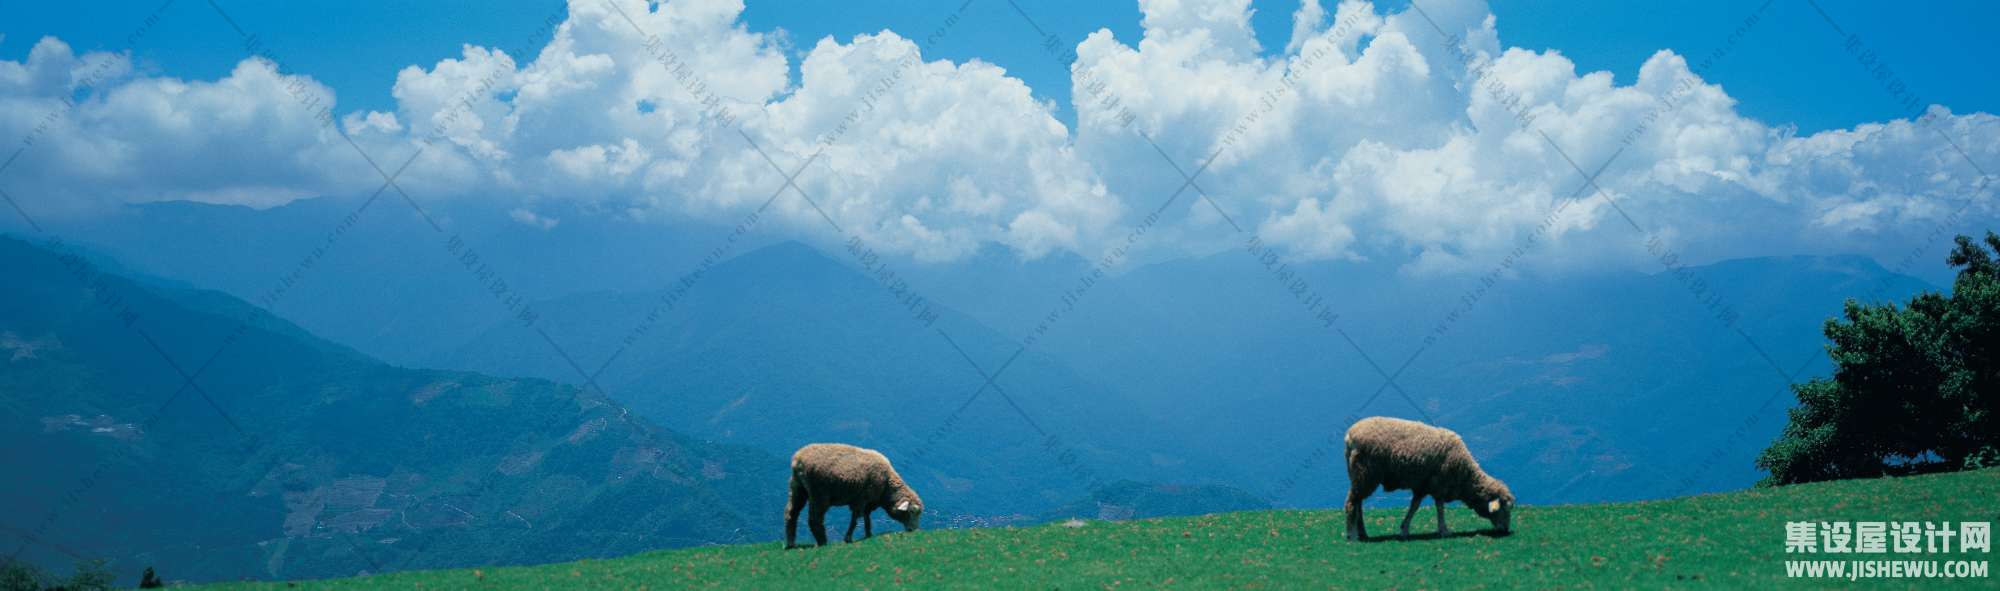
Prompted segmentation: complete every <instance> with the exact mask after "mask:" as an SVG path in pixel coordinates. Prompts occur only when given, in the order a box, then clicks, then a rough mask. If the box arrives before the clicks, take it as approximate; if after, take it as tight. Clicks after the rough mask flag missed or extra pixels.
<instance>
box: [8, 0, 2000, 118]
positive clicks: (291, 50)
mask: <svg viewBox="0 0 2000 591" xmlns="http://www.w3.org/2000/svg"><path fill="white" fill-rule="evenodd" d="M219 2H220V4H221V5H222V6H223V7H224V9H225V10H228V11H229V12H230V13H231V14H232V15H233V16H235V17H236V18H237V19H239V20H241V21H243V22H244V23H245V24H246V26H248V27H250V28H252V29H253V30H255V31H258V32H259V34H260V35H261V36H262V37H264V38H265V39H267V40H268V42H270V43H272V44H273V45H274V46H275V47H277V48H278V49H279V51H280V52H281V53H282V54H283V55H285V57H286V59H287V61H288V62H290V63H288V64H287V66H288V67H290V68H291V69H293V70H297V71H298V73H304V74H308V75H311V76H312V77H313V78H315V79H318V80H320V81H321V82H324V83H326V84H327V85H329V86H332V87H333V88H334V90H336V91H337V92H338V93H339V96H340V104H341V105H342V110H343V111H345V110H350V109H371V110H384V111H386V110H390V109H391V108H392V107H393V98H392V97H391V96H390V86H391V84H392V83H393V82H394V81H395V75H396V72H397V71H398V70H400V69H402V68H403V67H405V66H409V65H422V66H426V67H428V66H429V65H431V64H432V63H434V62H436V61H437V60H439V59H444V58H450V57H456V56H457V55H458V53H459V47H460V45H461V44H466V43H471V44H475V45H486V46H496V47H511V46H514V45H517V44H518V43H517V41H518V39H519V38H520V37H522V36H524V35H527V34H528V33H530V32H532V28H533V27H534V26H535V24H536V21H537V20H538V19H539V18H540V17H541V16H542V15H545V14H548V13H549V12H550V11H551V9H552V8H555V7H557V6H558V5H559V4H560V2H552V1H550V0H491V1H489V2H479V3H466V2H460V3H451V4H455V5H452V6H447V5H445V4H444V3H436V4H433V3H423V2H348V1H337V0H302V1H295V2H244V1H241V0H219ZM1017 3H1018V4H1019V5H1020V6H1021V8H1022V9H1023V10H1025V11H1026V12H1028V13H1029V14H1030V15H1031V16H1033V17H1034V19H1035V20H1036V22H1037V24H1039V25H1041V26H1042V27H1043V28H1044V29H1045V30H1047V31H1050V32H1053V33H1056V34H1059V35H1062V36H1063V37H1064V38H1065V39H1066V40H1068V41H1069V42H1070V43H1075V42H1076V41H1079V40H1081V39H1082V38H1083V37H1084V36H1085V35H1087V34H1089V33H1090V32H1091V31H1095V30H1097V29H1100V28H1106V29H1110V30H1111V31H1112V33H1113V34H1115V35H1116V36H1117V37H1118V38H1119V39H1120V40H1122V41H1125V42H1127V43H1132V42H1136V40H1137V39H1138V37H1139V34H1140V30H1139V19H1140V13H1139V10H1138V8H1137V4H1136V3H1132V2H1111V1H1107V2H1068V1H1062V0H1017ZM110 4H112V5H110V6H104V7H99V8H94V9H91V10H89V11H87V13H86V12H85V11H81V10H79V9H78V8H77V6H76V5H71V4H67V3H50V2H20V3H10V5H9V6H7V7H6V8H4V9H0V14H4V17H5V18H0V33H4V35H5V38H4V40H0V59H10V60H20V59H22V58H23V57H24V56H26V55H27V52H28V49H29V47H31V46H32V45H33V44H34V43H35V41H36V40H37V39H39V38H40V37H42V36H44V35H55V36H57V37H60V38H62V39H63V40H64V41H67V42H69V43H70V44H71V45H72V46H74V47H76V48H77V49H78V50H79V51H82V50H90V49H106V50H115V49H119V48H122V47H124V46H125V43H124V41H123V39H124V37H125V36H126V35H127V34H128V33H130V32H131V31H132V30H133V29H134V28H135V27H138V26H139V25H140V21H142V20H143V19H144V17H145V15H146V14H148V13H150V12H151V11H152V10H153V9H154V8H156V7H158V6H160V5H161V3H160V2H151V1H121V2H114V3H110ZM1407 4H1408V3H1407V2H1400V1H1395V0H1390V1H1388V2H1383V3H1381V4H1380V5H1379V6H1380V8H1382V9H1384V10H1401V9H1402V7H1403V6H1406V5H1407ZM1819 4H1820V6H1822V7H1824V8H1825V9H1826V10H1827V12H1829V13H1830V14H1832V15H1833V16H1834V17H1835V18H1836V19H1839V20H1840V22H1841V24H1842V25H1843V26H1845V27H1847V28H1849V29H1851V30H1853V31H1854V32H1856V33H1859V34H1860V35H1862V36H1863V37H1864V38H1866V39H1868V40H1870V41H1871V42H1872V44H1873V46H1874V47H1875V48H1877V49H1878V50H1879V51H1880V52H1881V53H1882V54H1883V55H1884V56H1886V59H1887V60H1889V61H1890V63H1893V64H1894V65H1895V66H1896V68H1897V71H1898V74H1900V75H1902V76H1903V77H1904V78H1905V79H1906V80H1908V81H1909V83H1910V85H1911V86H1912V87H1913V88H1916V89H1918V90H1917V92H1918V93H1919V94H1920V95H1921V96H1923V97H1924V98H1925V99H1926V100H1927V101H1929V102H1935V103H1939V104H1945V105H1950V106H1952V108H1953V109H1954V110H1956V111H1959V112H1969V111H1984V112H1989V113H1992V112H2000V76H1995V75H1994V74H1993V72H1994V67H1995V64H1994V60H1995V58H1996V57H2000V52H1996V50H2000V37H1996V36H1995V35H1994V34H1993V31H1992V27H1993V26H1994V25H1995V24H1996V23H2000V3H1994V2H1976V1H1952V2H1935V3H1922V5H1920V6H1919V5H1905V6H1898V7H1895V8H1894V9H1884V8H1882V7H1881V6H1880V5H1879V4H1877V3H1868V2H1855V1H1843V0H1822V1H1820V2H1819ZM1252 6H1253V7H1254V8H1255V9H1256V13H1255V15H1254V16H1253V18H1252V21H1251V22H1252V25H1253V26H1254V27H1255V30H1256V33H1257V37H1258V41H1259V42H1260V43H1261V44H1262V45H1263V47H1264V49H1265V50H1266V52H1275V51H1276V50H1279V49H1281V48H1283V47H1284V45H1285V42H1286V40H1287V38H1288V37H1289V36H1290V33H1291V15H1292V12H1293V11H1294V10H1296V9H1297V8H1298V2H1296V1H1264V0H1258V1H1255V2H1253V3H1252ZM949 7H950V4H948V3H942V2H932V3H919V2H907V1H904V2H898V1H892V0H850V1H843V2H790V1H786V2H755V1H753V2H749V3H748V5H747V9H746V10H745V12H744V19H745V20H746V21H747V22H748V23H749V26H750V28H751V29H753V30H767V31H768V30H776V29H784V30H785V31H787V32H789V34H790V37H791V40H792V43H793V44H794V46H795V48H796V49H797V50H798V51H804V50H806V49H810V47H811V45H812V44H813V43H816V42H817V41H818V40H819V39H820V38H822V37H826V36H829V35H831V36H833V37H834V38H835V39H837V40H840V41H846V40H848V39H850V38H851V37H853V36H854V35H856V34H860V33H873V32H877V31H880V30H882V29H891V30H895V31H899V32H903V33H905V36H916V35H918V34H919V33H918V32H920V31H927V30H930V29H932V28H934V27H936V26H937V23H938V20H939V19H940V18H941V15H942V14H943V13H945V12H947V11H948V9H949ZM1754 8H1755V4H1754V3H1749V2H1727V1H1718V0H1690V1H1685V2H1589V3H1576V2H1550V1H1505V0H1503V1H1499V2H1495V3H1494V4H1493V11H1494V13H1495V14H1496V15H1497V16H1498V18H1499V23H1500V29H1501V31H1502V40H1503V42H1505V43H1506V44H1508V45H1516V46H1520V47H1524V48H1531V49H1556V50H1559V51H1561V52H1562V53H1563V54H1564V55H1565V56H1568V57H1569V58H1570V59H1571V60H1574V61H1575V62H1576V63H1577V65H1578V67H1579V69H1584V70H1608V71H1610V72H1612V73H1613V74H1615V75H1616V76H1617V79H1618V81H1619V83H1621V84H1629V83H1631V81H1632V78H1633V77H1634V76H1635V75H1636V73H1637V71H1638V68H1639V65H1640V64H1641V63H1643V62H1644V61H1645V59H1646V58H1647V57H1648V56H1650V55H1652V54H1653V52H1655V51H1657V50H1660V49H1675V50H1677V51H1679V52H1681V53H1683V54H1685V55H1689V56H1696V55H1701V54H1702V52H1704V51H1706V48H1709V47H1712V46H1713V45H1714V44H1716V43H1719V42H1720V40H1721V38H1722V37H1723V36H1724V35H1726V34H1727V32H1728V31H1729V30H1730V29H1731V28H1732V27H1734V26H1735V25H1736V24H1737V23H1738V22H1740V21H1741V20H1742V19H1743V17H1744V15H1746V14H1748V13H1749V12H1750V11H1752V10H1753V9H1754ZM84 14H88V16H81V15H84ZM1769 14H1770V18H1769V19H1768V20H1767V21H1765V22H1764V23H1762V24H1760V25H1759V27H1758V28H1757V29H1756V30H1755V31H1754V32H1753V33H1752V34H1751V35H1750V36H1749V37H1748V38H1747V39H1746V40H1745V41H1744V42H1743V45H1741V49H1740V50H1739V51H1737V52H1735V53H1734V54H1733V55H1731V56H1730V57H1729V58H1728V59H1726V60H1724V61H1722V62H1721V63H1720V64H1719V65H1718V66H1717V67H1716V68H1714V70H1713V71H1712V72H1708V73H1704V74H1705V75H1704V77H1705V78H1707V79H1708V80H1710V81H1712V82H1717V83H1720V84H1721V85H1722V86H1723V87H1724V88H1726V89H1727V90H1728V92H1729V94H1730V95H1731V96H1732V97H1735V98H1736V99H1738V100H1739V101H1741V106H1740V107H1739V108H1740V110H1741V111H1742V112H1743V113H1744V114H1746V115H1749V116H1751V117H1754V118H1757V119H1760V120H1763V121H1765V122H1767V123H1772V124H1786V123H1791V124H1796V125H1798V126H1799V129H1800V130H1801V131H1802V132H1806V133H1810V132H1815V131H1821V130H1825V129H1833V128H1845V127H1852V126H1854V125H1856V124H1859V123H1863V122H1871V121H1882V120H1887V119H1890V118H1893V117H1896V116H1899V115H1902V114H1903V113H1902V112H1900V111H1899V110H1898V109H1897V107H1896V105H1895V104H1893V102H1892V101H1891V100H1890V99H1889V98H1888V97H1887V95H1885V94H1884V93H1882V92H1880V90H1879V89H1878V88H1876V87H1874V86H1871V85H1870V83H1869V80H1868V79H1867V78H1866V73H1865V72H1863V71H1862V69H1861V68H1860V67H1859V66H1858V65H1856V64H1855V63H1854V61H1853V60H1852V59H1846V58H1844V56H1843V55H1842V54H1840V53H1839V50H1840V43H1841V41H1840V39H1839V37H1838V36H1837V35H1836V34H1834V33H1833V32H1832V31H1831V30H1830V29H1829V28H1827V27H1826V25H1825V23H1824V22H1823V21H1822V20H1821V19H1819V18H1818V15H1817V14H1815V13H1814V12H1813V10H1812V7H1811V6H1810V5H1808V4H1807V3H1806V2H1803V1H1796V0H1779V1H1776V2H1774V4H1773V5H1772V6H1771V7H1770V12H1769ZM965 23H966V24H967V26H966V27H965V28H963V29H960V30H959V31H955V32H954V33H953V35H952V37H951V38H950V40H949V41H948V42H946V43H943V44H941V46H940V47H939V50H938V51H936V52H933V53H930V54H927V55H926V57H927V58H931V59H935V58H945V59H950V60H953V61H964V60H968V59H974V58H977V59H981V60H985V61H988V62H991V63H994V64H998V65H1000V66H1002V67H1004V68H1006V69H1007V71H1008V73H1009V74H1010V75H1012V76H1015V77H1018V78H1021V79H1022V80H1024V81H1026V82H1027V83H1028V84H1029V86H1030V87H1032V88H1034V89H1035V91H1036V93H1037V94H1038V95H1039V96H1044V97H1048V96H1051V95H1053V96H1054V97H1055V98H1059V99H1065V100H1058V101H1057V103H1058V106H1059V107H1061V108H1062V109H1063V114H1062V115H1061V118H1062V119H1063V120H1065V121H1074V112H1073V111H1071V110H1070V109H1069V106H1068V104H1067V103H1068V101H1067V100H1066V98H1067V96H1068V88H1069V79H1068V74H1067V72H1065V71H1063V70H1062V69H1061V68H1060V67H1059V66H1057V65H1055V64H1054V62H1053V61H1051V58H1050V57H1049V56H1048V54H1046V53H1044V52H1043V51H1042V49H1041V47H1040V45H1039V44H1038V43H1037V40H1036V39H1035V33H1034V31H1033V30H1031V29H1030V28H1029V26H1028V25H1027V24H1026V22H1024V21H1023V20H1022V19H1021V18H1020V16H1019V15H1018V14H1016V13H1015V11H1014V9H1013V7H1012V6H1010V5H1009V4H1008V3H1007V2H1006V1H1005V0H975V2H974V3H973V5H972V6H971V7H970V8H969V9H968V11H967V16H966V19H965ZM228 33H229V31H227V30H226V29H225V25H224V24H223V22H222V20H221V19H220V18H219V17H218V16H216V14H215V13H214V12H213V11H212V10H211V9H210V8H209V7H208V6H207V5H206V4H205V3H202V2H195V1H191V0H180V1H177V2H174V5H173V6H172V7H170V8H169V9H168V10H167V12H166V15H165V16H164V17H163V18H162V19H161V21H160V24H159V25H158V26H157V28H156V29H154V30H153V31H151V32H149V33H148V35H147V37H146V38H145V39H144V40H143V42H142V43H141V44H140V46H139V47H138V48H137V51H136V52H135V53H136V55H137V56H138V57H139V58H140V59H141V60H143V61H145V62H147V63H149V64H152V65H153V66H154V67H157V68H159V70H160V71H161V72H162V73H164V74H167V75H171V76H178V77H184V78H200V79H213V78H217V77H220V76H222V75H224V74H226V73H228V71H229V69H230V68H231V67H232V66H234V65H235V64H236V62H237V61H239V60H241V59H242V58H243V56H244V52H243V50H242V44H241V43H240V42H239V40H238V39H237V38H236V37H234V36H233V35H230V34H228ZM793 57H794V59H796V58H797V56H796V55H795V56H793Z"/></svg>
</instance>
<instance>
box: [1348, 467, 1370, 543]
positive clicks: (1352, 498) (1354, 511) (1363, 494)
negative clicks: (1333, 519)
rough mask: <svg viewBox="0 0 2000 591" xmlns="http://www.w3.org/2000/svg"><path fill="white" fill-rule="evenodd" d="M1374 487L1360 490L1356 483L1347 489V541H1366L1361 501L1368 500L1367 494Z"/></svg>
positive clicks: (1366, 531) (1366, 525)
mask: <svg viewBox="0 0 2000 591" xmlns="http://www.w3.org/2000/svg"><path fill="white" fill-rule="evenodd" d="M1374 488H1375V487H1372V486H1371V487H1368V488H1361V484H1360V483H1359V482H1358V481H1357V482H1356V483H1355V484H1354V485H1353V486H1351V487H1349V488H1348V489H1347V539H1349V540H1366V539H1368V524H1367V520H1365V519H1362V518H1361V501H1364V500H1367V499H1368V493H1370V492H1374V491H1373V489H1374Z"/></svg>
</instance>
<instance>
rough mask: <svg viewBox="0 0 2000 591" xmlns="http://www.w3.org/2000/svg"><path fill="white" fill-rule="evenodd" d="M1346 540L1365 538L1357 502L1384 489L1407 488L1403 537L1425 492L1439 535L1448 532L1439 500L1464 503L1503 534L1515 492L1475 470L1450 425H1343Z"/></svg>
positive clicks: (1386, 421) (1370, 421) (1382, 421)
mask: <svg viewBox="0 0 2000 591" xmlns="http://www.w3.org/2000/svg"><path fill="white" fill-rule="evenodd" d="M1347 479H1348V483H1349V484H1348V490H1347V507H1346V508H1347V539H1350V540H1365V539H1368V530H1367V527H1366V526H1365V525H1364V524H1363V521H1362V518H1361V501H1363V500H1365V499H1367V498H1368V495H1370V494H1373V493H1374V492H1375V487H1376V486H1381V487H1382V489H1383V490H1388V491H1394V490H1400V489H1409V490H1410V511H1409V513H1406V514H1404V515H1403V537H1405V538H1407V537H1409V535H1410V518H1412V517H1415V516H1416V515H1417V509H1418V508H1420V507H1422V506H1423V502H1424V497H1426V496H1428V497H1430V498H1431V500H1432V501H1434V502H1435V503H1436V504H1437V521H1438V537H1440V538H1442V537H1444V536H1446V535H1449V534H1450V533H1451V528H1450V527H1447V526H1446V525H1445V523H1444V504H1445V503H1448V502H1452V501H1461V502H1464V503H1465V505H1466V506H1467V507H1471V508H1472V511H1473V512H1474V513H1478V514H1479V516H1480V517H1485V518H1486V519H1487V520H1489V521H1491V522H1493V529H1494V530H1495V531H1496V532H1498V533H1500V534H1506V533H1507V532H1508V528H1509V527H1510V525H1511V522H1512V514H1513V509H1514V493H1513V492H1511V491H1508V490H1507V484H1506V483H1504V482H1500V479H1498V478H1494V477H1492V476H1489V475H1487V474H1486V472H1485V471H1483V470H1480V469H1479V462H1477V461H1475V460H1473V459H1472V452H1471V451H1469V450H1467V449H1466V448H1465V441H1464V440H1461V439H1459V438H1458V434H1457V433H1453V432H1451V430H1450V429H1444V428H1440V427H1433V426H1430V425H1426V424H1423V423H1419V422H1416V421H1406V420H1403V419H1392V418H1387V417H1369V418H1366V419H1362V420H1360V421H1357V422H1355V423H1354V426H1353V427H1349V428H1348V429H1347Z"/></svg>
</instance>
